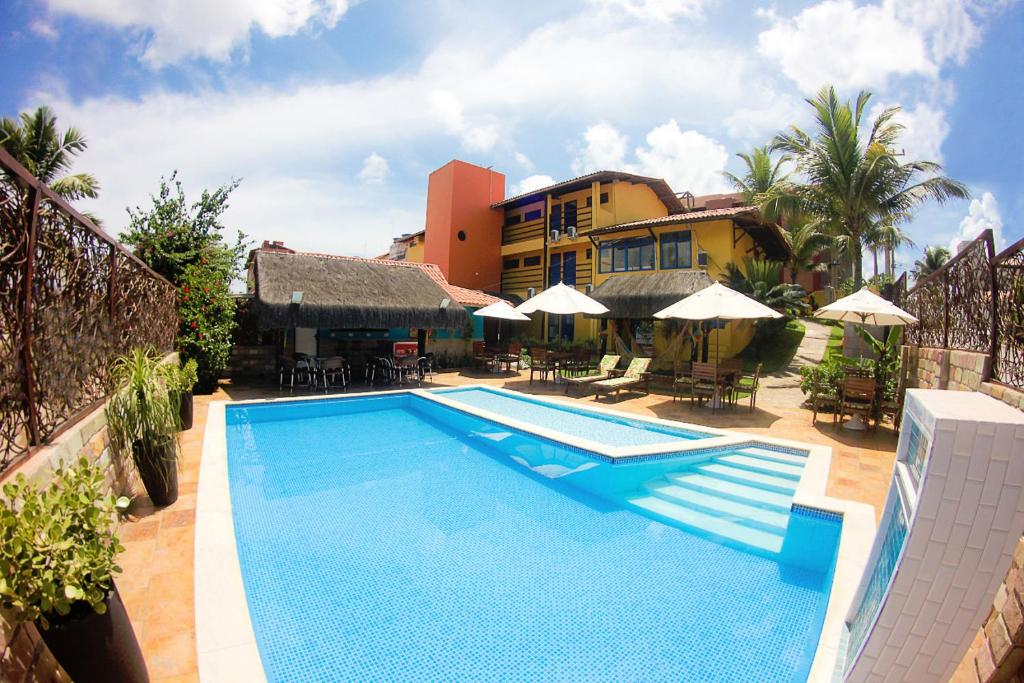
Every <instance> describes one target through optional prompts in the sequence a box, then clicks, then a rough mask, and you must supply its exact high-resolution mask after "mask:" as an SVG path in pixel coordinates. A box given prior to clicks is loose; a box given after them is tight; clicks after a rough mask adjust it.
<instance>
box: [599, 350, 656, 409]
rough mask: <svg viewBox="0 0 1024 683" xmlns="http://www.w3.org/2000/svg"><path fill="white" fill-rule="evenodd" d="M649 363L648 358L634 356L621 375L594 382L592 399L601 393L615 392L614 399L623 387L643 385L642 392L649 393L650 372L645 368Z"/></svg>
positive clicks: (616, 398)
mask: <svg viewBox="0 0 1024 683" xmlns="http://www.w3.org/2000/svg"><path fill="white" fill-rule="evenodd" d="M650 365H651V359H650V358H634V359H633V360H632V361H630V363H629V367H628V368H626V372H625V373H623V375H622V377H612V378H611V379H603V380H601V381H599V382H594V383H593V385H592V386H593V387H594V391H595V392H596V393H595V394H594V400H595V401H596V400H597V399H599V398H600V397H601V394H610V393H612V392H615V400H618V399H619V393H620V392H621V391H622V390H623V389H632V388H633V387H637V386H640V385H643V387H644V393H647V394H650V393H651V373H649V372H647V368H648V367H650Z"/></svg>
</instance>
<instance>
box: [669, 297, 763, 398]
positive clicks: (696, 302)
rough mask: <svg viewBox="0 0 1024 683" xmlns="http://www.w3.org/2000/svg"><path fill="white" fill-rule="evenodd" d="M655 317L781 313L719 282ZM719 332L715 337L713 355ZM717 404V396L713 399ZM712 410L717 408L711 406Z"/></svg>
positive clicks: (717, 317) (711, 317) (736, 317)
mask: <svg viewBox="0 0 1024 683" xmlns="http://www.w3.org/2000/svg"><path fill="white" fill-rule="evenodd" d="M654 317H655V318H658V319H659V320H665V319H666V318H678V319H679V320H754V319H757V318H781V317H782V314H781V313H779V312H778V311H776V310H774V309H772V308H768V307H767V306H765V305H764V304H762V303H761V302H760V301H755V300H754V299H751V298H750V297H749V296H746V295H745V294H740V293H739V292H737V291H736V290H734V289H729V288H728V287H726V286H725V285H723V284H721V283H718V282H716V283H714V284H712V285H711V286H709V287H705V288H704V289H702V290H700V291H699V292H697V293H695V294H691V295H690V296H688V297H686V298H684V299H681V300H679V301H677V302H675V303H674V304H672V305H671V306H668V307H666V308H663V309H661V310H660V311H658V312H657V313H655V314H654ZM721 334H722V332H721V330H719V331H718V332H717V333H716V334H715V352H716V353H715V355H716V356H717V355H718V353H717V352H718V348H719V343H720V341H721V340H720V339H719V337H720V336H721ZM715 401H718V397H717V396H716V397H715ZM713 407H716V408H717V407H718V406H717V405H714V402H713Z"/></svg>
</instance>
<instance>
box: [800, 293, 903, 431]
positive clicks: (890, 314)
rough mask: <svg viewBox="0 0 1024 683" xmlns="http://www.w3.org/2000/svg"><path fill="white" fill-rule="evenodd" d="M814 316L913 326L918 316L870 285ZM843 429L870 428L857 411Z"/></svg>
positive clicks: (855, 321)
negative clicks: (880, 293) (911, 313)
mask: <svg viewBox="0 0 1024 683" xmlns="http://www.w3.org/2000/svg"><path fill="white" fill-rule="evenodd" d="M814 317H815V318H823V319H825V320H839V321H841V322H853V323H859V324H860V325H877V326H882V327H893V326H897V325H912V324H914V323H916V322H917V318H915V317H914V316H912V315H910V314H909V313H907V312H906V311H904V310H903V309H902V308H900V307H899V306H897V305H896V304H894V303H892V302H891V301H887V300H885V299H883V298H882V297H880V296H878V295H877V294H875V293H874V292H872V291H871V290H870V289H868V288H867V287H864V288H862V289H861V290H860V291H858V292H854V293H853V294H851V295H850V296H844V297H843V298H842V299H837V300H836V301H833V302H832V303H830V304H829V305H828V306H822V307H821V308H819V309H818V310H816V311H815V312H814ZM843 428H844V429H850V430H853V431H863V430H865V429H867V424H866V423H865V422H864V419H863V418H862V417H861V416H860V414H859V413H857V414H854V416H853V418H851V419H850V421H849V422H846V423H844V424H843Z"/></svg>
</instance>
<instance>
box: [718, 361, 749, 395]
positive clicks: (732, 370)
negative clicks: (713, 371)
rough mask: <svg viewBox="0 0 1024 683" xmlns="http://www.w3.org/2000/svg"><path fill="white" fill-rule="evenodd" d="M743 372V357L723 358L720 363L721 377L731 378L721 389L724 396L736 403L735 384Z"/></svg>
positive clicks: (719, 374) (719, 371) (719, 372)
mask: <svg viewBox="0 0 1024 683" xmlns="http://www.w3.org/2000/svg"><path fill="white" fill-rule="evenodd" d="M742 372H743V359H742V358H723V359H722V360H721V361H719V363H718V376H719V377H720V378H726V377H729V378H730V379H729V383H728V384H723V385H722V387H721V389H720V390H721V392H722V398H725V399H727V400H728V401H729V402H731V403H735V393H736V387H735V386H734V384H735V382H736V381H737V380H738V379H739V377H740V374H741V373H742Z"/></svg>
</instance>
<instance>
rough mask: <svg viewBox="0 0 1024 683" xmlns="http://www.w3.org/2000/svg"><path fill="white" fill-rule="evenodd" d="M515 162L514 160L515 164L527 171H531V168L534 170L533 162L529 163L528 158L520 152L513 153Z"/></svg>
mask: <svg viewBox="0 0 1024 683" xmlns="http://www.w3.org/2000/svg"><path fill="white" fill-rule="evenodd" d="M515 160H516V163H517V164H519V165H520V166H522V167H523V168H524V169H526V170H527V171H533V168H534V166H533V162H532V161H530V157H528V156H526V155H525V154H523V153H522V152H516V153H515Z"/></svg>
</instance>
